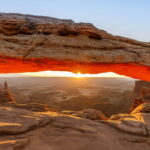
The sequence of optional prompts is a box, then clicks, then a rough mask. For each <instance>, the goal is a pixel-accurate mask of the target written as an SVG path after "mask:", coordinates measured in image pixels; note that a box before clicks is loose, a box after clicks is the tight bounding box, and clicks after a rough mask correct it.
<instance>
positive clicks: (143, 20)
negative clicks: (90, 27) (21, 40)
mask: <svg viewBox="0 0 150 150" xmlns="http://www.w3.org/2000/svg"><path fill="white" fill-rule="evenodd" d="M0 12H16V13H25V14H34V15H44V16H52V17H58V18H66V19H73V20H74V21H76V22H91V23H93V24H94V25H95V26H97V27H98V28H101V29H104V30H107V31H108V32H110V33H112V34H115V35H122V36H126V37H130V38H134V39H137V40H141V41H150V0H0Z"/></svg>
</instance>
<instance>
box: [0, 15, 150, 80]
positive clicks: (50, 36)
mask: <svg viewBox="0 0 150 150" xmlns="http://www.w3.org/2000/svg"><path fill="white" fill-rule="evenodd" d="M44 70H59V71H72V72H78V71H80V72H82V73H101V72H110V71H111V72H115V73H118V74H123V75H127V76H130V77H133V78H138V79H142V80H147V81H150V44H149V43H146V42H139V41H136V40H132V39H128V38H124V37H119V36H113V35H111V34H109V33H107V32H105V31H103V30H99V29H97V28H95V27H94V26H93V25H92V24H87V23H75V22H73V21H71V20H63V19H56V18H52V17H41V16H32V15H22V14H5V13H0V73H17V72H34V71H44Z"/></svg>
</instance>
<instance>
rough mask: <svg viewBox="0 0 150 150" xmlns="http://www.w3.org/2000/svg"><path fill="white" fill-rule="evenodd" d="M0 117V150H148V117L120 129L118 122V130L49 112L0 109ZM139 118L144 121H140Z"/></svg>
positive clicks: (127, 121)
mask: <svg viewBox="0 0 150 150" xmlns="http://www.w3.org/2000/svg"><path fill="white" fill-rule="evenodd" d="M0 114H1V117H0V150H7V149H11V150H29V149H32V150H47V149H52V150H59V149H61V150H70V149H71V150H81V149H86V150H91V149H93V150H99V149H105V150H112V149H116V150H120V149H122V150H133V149H135V150H141V149H144V150H149V148H150V140H149V137H148V135H149V134H148V133H149V132H148V131H149V129H150V128H147V127H149V126H150V125H149V126H147V122H149V119H148V118H149V117H150V114H147V116H144V115H145V114H144V115H143V114H142V115H141V114H140V113H138V114H134V116H133V118H134V120H133V119H132V120H131V118H130V119H129V118H126V119H125V118H124V119H123V120H122V124H121V125H120V124H119V121H120V120H117V121H116V125H117V123H118V124H119V126H118V127H119V128H117V129H119V130H117V129H115V128H113V125H112V121H111V120H109V121H101V120H99V121H93V120H89V119H84V118H80V117H76V116H73V115H65V114H58V113H55V112H50V111H49V112H38V113H37V112H32V111H29V110H24V109H19V108H12V107H0ZM138 115H139V116H138ZM141 116H144V117H143V119H142V120H141V121H140V120H139V117H140V118H141ZM136 118H137V119H136ZM110 123H111V125H110ZM123 124H124V126H123ZM125 125H126V126H125ZM145 129H148V130H145ZM137 133H138V134H137ZM137 135H138V136H137ZM139 135H140V136H139Z"/></svg>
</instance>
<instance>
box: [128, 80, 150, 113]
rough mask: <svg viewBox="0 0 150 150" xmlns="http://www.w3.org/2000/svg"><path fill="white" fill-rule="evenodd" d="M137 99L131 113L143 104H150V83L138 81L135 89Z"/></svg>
mask: <svg viewBox="0 0 150 150" xmlns="http://www.w3.org/2000/svg"><path fill="white" fill-rule="evenodd" d="M134 95H135V99H134V101H133V104H132V106H131V109H130V112H132V111H133V110H134V109H135V108H137V107H138V106H139V105H141V104H143V103H150V82H146V81H141V80H139V81H136V82H135V87H134Z"/></svg>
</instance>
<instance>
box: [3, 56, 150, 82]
mask: <svg viewBox="0 0 150 150" xmlns="http://www.w3.org/2000/svg"><path fill="white" fill-rule="evenodd" d="M46 70H52V71H70V72H75V73H77V72H81V73H90V74H97V73H102V72H115V73H118V74H121V75H126V76H129V77H132V78H136V79H141V80H146V81H150V67H146V66H140V65H135V64H98V63H76V62H69V61H68V62H63V61H55V60H47V59H26V60H21V59H15V58H2V57H1V59H0V73H22V72H37V71H46Z"/></svg>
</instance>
